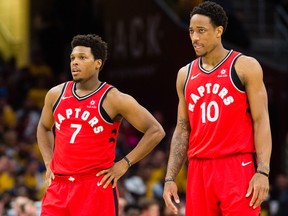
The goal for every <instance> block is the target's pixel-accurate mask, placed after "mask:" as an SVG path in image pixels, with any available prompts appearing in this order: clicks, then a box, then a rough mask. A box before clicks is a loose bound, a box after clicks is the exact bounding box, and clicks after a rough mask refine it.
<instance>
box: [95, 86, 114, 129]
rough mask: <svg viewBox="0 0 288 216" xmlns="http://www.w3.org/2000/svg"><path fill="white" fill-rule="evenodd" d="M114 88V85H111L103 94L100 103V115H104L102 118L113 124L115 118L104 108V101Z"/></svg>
mask: <svg viewBox="0 0 288 216" xmlns="http://www.w3.org/2000/svg"><path fill="white" fill-rule="evenodd" d="M112 88H115V87H113V86H110V87H109V88H108V89H107V90H106V92H105V93H104V94H103V97H102V98H101V101H100V104H99V109H100V115H101V116H102V118H103V119H104V120H105V121H107V122H108V123H110V124H113V120H112V119H111V118H110V116H109V115H108V113H107V112H106V110H105V109H104V108H103V106H102V104H103V101H104V99H105V97H106V95H107V94H108V92H109V91H110V90H111V89H112Z"/></svg>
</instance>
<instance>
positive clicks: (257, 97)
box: [163, 1, 272, 216]
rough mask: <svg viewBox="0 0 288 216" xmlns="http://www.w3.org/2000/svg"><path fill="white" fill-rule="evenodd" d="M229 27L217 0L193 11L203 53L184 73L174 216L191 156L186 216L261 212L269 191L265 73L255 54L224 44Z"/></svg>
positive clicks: (193, 34) (174, 160)
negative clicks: (182, 174)
mask: <svg viewBox="0 0 288 216" xmlns="http://www.w3.org/2000/svg"><path fill="white" fill-rule="evenodd" d="M226 26H227V16H226V13H225V11H224V10H223V8H222V7H221V6H220V5H218V4H216V3H214V2H210V1H205V2H203V3H202V4H200V5H198V6H196V7H195V8H194V9H193V10H192V12H191V16H190V26H189V32H190V38H191V41H192V45H193V47H194V50H195V53H196V55H197V56H198V58H197V59H195V60H194V61H192V62H191V63H190V64H188V65H186V66H184V67H182V68H181V69H180V70H179V72H178V76H177V93H178V97H179V104H178V116H177V125H176V128H175V131H174V134H173V138H172V141H171V148H170V155H169V161H168V167H167V173H166V177H165V186H164V193H163V198H164V200H165V203H166V205H167V206H168V207H169V208H170V209H171V210H173V212H174V213H175V214H177V212H178V209H177V207H176V206H177V203H179V202H180V200H179V197H178V195H177V186H176V184H175V182H174V179H175V177H176V176H177V174H178V172H179V170H180V168H181V167H182V165H183V164H184V163H185V160H186V158H188V177H187V193H186V215H187V216H200V215H201V216H202V215H203V216H204V215H205V216H220V215H222V216H228V215H229V216H239V215H249V216H256V215H259V211H260V204H261V202H262V201H263V200H264V199H265V198H266V196H267V194H268V190H269V181H268V176H269V164H270V155H271V149H272V144H271V132H270V126H269V116H268V110H267V109H268V108H267V94H266V90H265V86H264V83H263V72H262V69H261V66H260V64H259V63H258V61H257V60H255V59H254V58H252V57H249V56H245V55H243V54H241V53H239V52H236V51H233V50H227V49H225V48H224V47H223V45H222V42H221V37H222V35H223V33H224V32H225V29H226ZM254 155H255V157H254ZM174 201H175V202H176V204H175V203H173V202H174Z"/></svg>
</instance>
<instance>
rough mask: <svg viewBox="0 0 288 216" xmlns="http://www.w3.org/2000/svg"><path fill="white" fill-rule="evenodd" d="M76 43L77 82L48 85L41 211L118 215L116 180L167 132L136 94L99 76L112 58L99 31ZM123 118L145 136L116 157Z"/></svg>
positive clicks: (41, 132)
mask: <svg viewBox="0 0 288 216" xmlns="http://www.w3.org/2000/svg"><path fill="white" fill-rule="evenodd" d="M71 46H72V52H71V55H70V60H71V63H70V67H71V73H72V77H73V81H68V82H65V83H62V84H60V85H57V86H56V87H53V88H52V89H50V90H49V92H48V93H47V95H46V98H45V104H44V107H43V110H42V114H41V118H40V121H39V125H38V130H37V138H38V144H39V148H40V151H41V153H42V156H43V160H44V162H45V165H46V168H47V172H46V182H47V184H48V188H47V191H46V193H45V195H44V197H43V201H42V213H41V215H43V216H44V215H49V216H51V215H57V216H59V215H67V216H68V215H69V216H79V215H85V216H95V215H108V216H110V215H111V216H112V215H113V216H114V215H118V213H119V207H118V194H117V189H116V185H117V181H118V180H119V178H120V177H121V176H123V175H124V174H125V172H126V171H127V170H128V168H129V167H130V166H131V165H133V164H135V163H136V162H137V161H139V160H141V159H142V158H143V157H145V156H146V155H147V154H148V153H149V152H150V151H151V150H152V149H153V148H154V147H155V146H156V145H157V144H158V143H159V142H160V141H161V140H162V138H163V137H164V135H165V134H164V131H163V128H162V127H161V125H160V124H159V123H158V121H156V119H155V118H154V117H153V116H152V114H150V113H149V112H148V111H147V110H146V109H145V108H144V107H142V106H141V105H140V104H138V103H137V101H136V100H135V99H134V98H133V97H131V96H129V95H127V94H124V93H122V92H120V91H119V90H118V89H117V88H115V87H113V86H111V85H109V84H108V83H106V82H102V81H100V80H99V79H98V75H99V71H100V70H101V69H102V68H103V66H104V63H105V61H106V58H107V44H106V43H105V42H104V41H102V39H101V38H100V37H99V36H97V35H93V34H88V35H77V36H75V37H74V38H73V40H72V42H71ZM123 118H125V119H126V120H127V121H128V122H130V123H131V125H133V126H134V127H135V128H136V129H137V130H139V131H140V132H142V133H143V137H142V139H141V140H140V141H139V143H138V145H137V146H136V147H135V148H134V149H133V150H132V151H131V152H130V153H129V154H127V155H126V156H125V157H124V158H123V159H122V160H120V161H118V162H115V161H114V159H115V148H116V141H117V135H118V131H119V127H120V124H121V120H122V119H123Z"/></svg>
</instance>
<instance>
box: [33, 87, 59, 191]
mask: <svg viewBox="0 0 288 216" xmlns="http://www.w3.org/2000/svg"><path fill="white" fill-rule="evenodd" d="M61 89H62V87H60V86H56V87H54V88H52V89H50V90H49V91H48V93H47V94H46V96H45V102H44V106H43V109H42V113H41V117H40V120H39V123H38V127H37V142H38V146H39V149H40V152H41V155H42V158H43V160H44V163H45V166H46V170H47V172H46V183H47V184H48V185H50V183H51V179H52V178H54V176H53V173H52V172H51V170H50V162H51V160H52V156H53V148H54V135H53V131H52V127H53V125H54V118H53V113H52V107H53V105H54V103H55V101H56V100H57V98H58V97H59V95H60V92H61Z"/></svg>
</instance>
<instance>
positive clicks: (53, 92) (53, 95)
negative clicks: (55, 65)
mask: <svg viewBox="0 0 288 216" xmlns="http://www.w3.org/2000/svg"><path fill="white" fill-rule="evenodd" d="M64 86H65V83H61V84H58V85H56V86H53V87H52V88H50V89H49V91H48V92H47V94H46V99H48V100H49V101H52V102H55V101H56V100H57V99H58V98H59V97H60V95H61V93H62V91H63V88H64Z"/></svg>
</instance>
